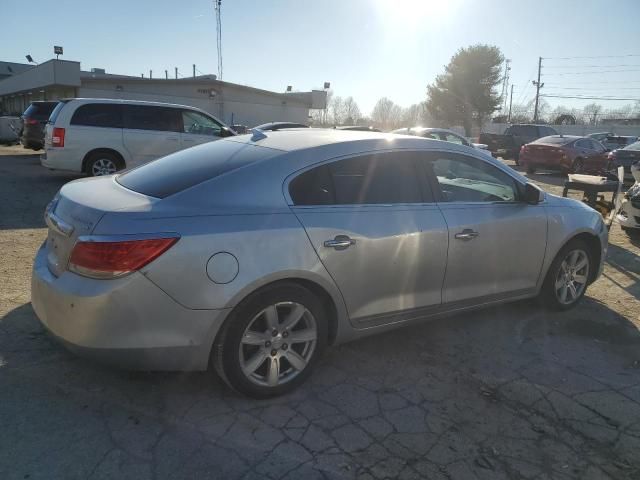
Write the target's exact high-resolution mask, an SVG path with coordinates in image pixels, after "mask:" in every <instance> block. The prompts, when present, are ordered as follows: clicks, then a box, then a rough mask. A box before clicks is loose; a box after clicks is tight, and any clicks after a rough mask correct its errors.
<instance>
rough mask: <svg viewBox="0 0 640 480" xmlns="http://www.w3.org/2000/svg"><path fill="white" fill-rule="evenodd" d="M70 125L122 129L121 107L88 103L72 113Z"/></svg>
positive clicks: (115, 104)
mask: <svg viewBox="0 0 640 480" xmlns="http://www.w3.org/2000/svg"><path fill="white" fill-rule="evenodd" d="M70 123H71V125H83V126H87V127H103V128H122V105H119V104H117V103H89V104H86V105H80V106H79V107H78V109H77V110H76V111H75V112H73V116H72V117H71V122H70Z"/></svg>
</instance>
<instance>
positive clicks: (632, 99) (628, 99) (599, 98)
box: [540, 93, 640, 101]
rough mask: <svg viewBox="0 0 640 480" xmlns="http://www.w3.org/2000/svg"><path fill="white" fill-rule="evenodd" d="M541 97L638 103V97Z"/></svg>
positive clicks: (546, 95)
mask: <svg viewBox="0 0 640 480" xmlns="http://www.w3.org/2000/svg"><path fill="white" fill-rule="evenodd" d="M540 96H541V97H546V98H572V99H576V100H625V101H640V97H638V98H616V97H588V96H578V95H575V96H572V95H555V94H552V93H551V94H549V93H546V94H542V95H540Z"/></svg>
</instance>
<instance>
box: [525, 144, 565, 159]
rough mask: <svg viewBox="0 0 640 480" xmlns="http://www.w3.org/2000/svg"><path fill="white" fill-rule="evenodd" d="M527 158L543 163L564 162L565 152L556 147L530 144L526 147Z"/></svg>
mask: <svg viewBox="0 0 640 480" xmlns="http://www.w3.org/2000/svg"><path fill="white" fill-rule="evenodd" d="M525 151H526V154H527V157H528V158H530V159H533V160H536V161H540V162H541V163H543V162H544V163H546V162H550V163H556V162H558V161H560V160H562V158H563V156H564V155H565V151H564V150H563V149H562V148H560V147H558V146H556V145H546V144H544V143H529V144H527V145H526V147H525Z"/></svg>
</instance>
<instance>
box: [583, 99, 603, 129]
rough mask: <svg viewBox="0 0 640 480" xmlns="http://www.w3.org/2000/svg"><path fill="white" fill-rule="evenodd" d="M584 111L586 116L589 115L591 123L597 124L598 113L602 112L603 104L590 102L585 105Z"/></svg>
mask: <svg viewBox="0 0 640 480" xmlns="http://www.w3.org/2000/svg"><path fill="white" fill-rule="evenodd" d="M582 112H583V113H584V115H585V116H588V117H589V124H590V125H596V124H597V123H598V115H600V112H602V105H599V104H597V103H590V104H589V105H585V106H584V108H583V109H582Z"/></svg>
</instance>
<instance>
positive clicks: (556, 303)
mask: <svg viewBox="0 0 640 480" xmlns="http://www.w3.org/2000/svg"><path fill="white" fill-rule="evenodd" d="M593 268H594V266H593V260H592V258H591V253H590V251H589V248H588V247H587V245H586V244H585V243H584V242H583V241H581V240H573V241H571V242H569V243H568V244H567V245H565V246H564V247H563V248H562V250H560V252H559V253H558V255H557V256H556V258H555V259H554V260H553V263H552V264H551V267H550V268H549V271H548V272H547V276H546V278H545V282H544V284H543V287H542V292H541V295H542V299H543V301H544V303H545V304H546V305H547V306H549V307H551V308H553V309H556V310H568V309H569V308H572V307H573V306H575V304H576V303H578V301H579V300H580V299H581V298H582V297H583V296H584V293H585V292H586V290H587V285H588V283H589V275H590V274H591V271H592V269H593Z"/></svg>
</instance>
